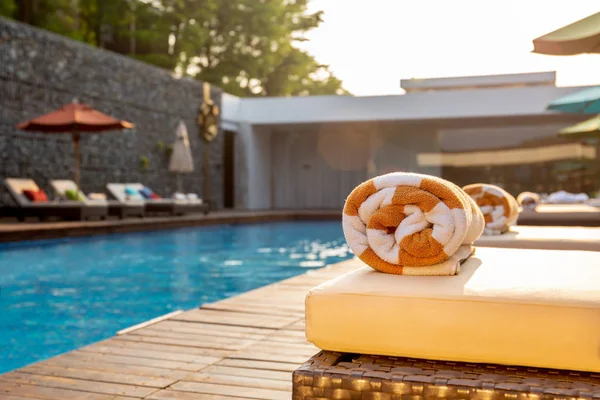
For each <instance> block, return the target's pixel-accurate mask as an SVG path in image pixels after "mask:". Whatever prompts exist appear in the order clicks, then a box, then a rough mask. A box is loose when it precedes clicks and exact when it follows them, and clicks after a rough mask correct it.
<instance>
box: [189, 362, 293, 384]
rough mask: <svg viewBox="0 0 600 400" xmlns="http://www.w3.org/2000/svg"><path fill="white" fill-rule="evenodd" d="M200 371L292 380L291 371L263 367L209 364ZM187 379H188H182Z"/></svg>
mask: <svg viewBox="0 0 600 400" xmlns="http://www.w3.org/2000/svg"><path fill="white" fill-rule="evenodd" d="M202 373H207V374H219V375H229V376H247V377H250V378H263V379H271V380H276V381H286V382H291V381H292V373H291V372H282V371H269V370H265V369H255V368H252V369H250V368H234V367H224V366H220V365H211V366H209V367H206V368H204V369H203V370H202ZM183 380H189V379H183Z"/></svg>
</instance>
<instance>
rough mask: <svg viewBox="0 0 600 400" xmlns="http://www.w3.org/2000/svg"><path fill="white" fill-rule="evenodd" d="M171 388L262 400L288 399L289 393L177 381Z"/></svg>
mask: <svg viewBox="0 0 600 400" xmlns="http://www.w3.org/2000/svg"><path fill="white" fill-rule="evenodd" d="M171 389H173V390H180V391H183V392H194V393H202V394H218V395H223V396H237V397H246V398H250V399H264V400H289V399H290V395H291V393H289V392H284V391H281V390H270V389H258V388H248V387H241V386H222V385H214V384H212V383H199V382H178V383H176V384H174V385H173V386H171Z"/></svg>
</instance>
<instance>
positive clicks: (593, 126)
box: [558, 115, 600, 136]
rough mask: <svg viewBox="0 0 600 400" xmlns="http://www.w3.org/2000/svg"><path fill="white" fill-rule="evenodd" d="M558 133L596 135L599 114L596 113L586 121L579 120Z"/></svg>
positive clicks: (599, 120) (599, 125) (599, 119)
mask: <svg viewBox="0 0 600 400" xmlns="http://www.w3.org/2000/svg"><path fill="white" fill-rule="evenodd" d="M558 133H559V134H560V135H563V136H567V135H581V136H585V135H590V134H591V135H597V134H598V133H600V115H596V116H595V117H593V118H590V119H588V120H586V121H583V122H580V123H578V124H575V125H573V126H569V127H568V128H564V129H562V130H560V131H559V132H558Z"/></svg>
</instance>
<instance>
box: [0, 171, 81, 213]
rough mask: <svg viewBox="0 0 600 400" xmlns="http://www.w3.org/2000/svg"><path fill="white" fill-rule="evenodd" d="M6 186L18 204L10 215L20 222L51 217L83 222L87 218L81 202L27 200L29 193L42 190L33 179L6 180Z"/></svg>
mask: <svg viewBox="0 0 600 400" xmlns="http://www.w3.org/2000/svg"><path fill="white" fill-rule="evenodd" d="M4 186H5V187H6V189H7V191H8V193H10V196H11V197H12V199H13V200H14V201H15V203H16V204H17V206H16V207H14V208H13V209H12V211H11V212H10V213H9V214H11V215H14V216H16V217H17V219H18V220H19V221H22V220H24V219H25V218H27V217H36V218H39V219H40V220H41V221H43V220H46V219H47V218H49V217H58V218H64V219H75V220H82V219H84V218H85V216H86V214H85V212H84V211H85V210H84V209H85V205H84V204H83V203H80V202H71V201H64V202H62V201H61V202H54V201H49V200H46V201H36V202H34V201H31V200H29V199H28V198H27V196H26V193H27V191H32V192H39V191H40V188H39V187H38V185H37V184H36V183H35V182H34V181H33V180H32V179H20V178H6V179H5V180H4Z"/></svg>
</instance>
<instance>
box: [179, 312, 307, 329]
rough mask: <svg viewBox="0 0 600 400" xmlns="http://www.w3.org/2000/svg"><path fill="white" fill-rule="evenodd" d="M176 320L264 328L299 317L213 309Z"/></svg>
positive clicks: (187, 313) (192, 313)
mask: <svg viewBox="0 0 600 400" xmlns="http://www.w3.org/2000/svg"><path fill="white" fill-rule="evenodd" d="M172 320H174V321H192V322H208V323H216V324H223V325H238V326H249V327H263V328H275V329H277V328H283V327H285V326H287V325H290V324H292V323H294V322H296V321H297V320H298V318H297V317H266V316H257V315H256V314H242V313H236V312H221V311H212V310H199V309H198V310H192V311H188V312H185V313H183V314H179V315H176V316H175V317H173V318H172Z"/></svg>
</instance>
